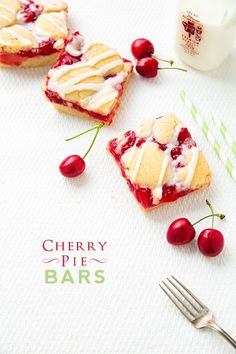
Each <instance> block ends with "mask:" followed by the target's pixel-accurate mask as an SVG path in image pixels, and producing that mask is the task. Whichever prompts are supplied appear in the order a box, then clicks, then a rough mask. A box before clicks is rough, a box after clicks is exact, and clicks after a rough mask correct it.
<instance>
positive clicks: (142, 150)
mask: <svg viewBox="0 0 236 354" xmlns="http://www.w3.org/2000/svg"><path fill="white" fill-rule="evenodd" d="M146 147H147V143H144V144H143V145H142V146H141V149H138V158H137V161H136V165H135V168H134V171H133V173H132V176H131V181H132V182H135V180H136V177H137V175H138V172H139V169H140V165H141V163H142V160H143V156H144V153H145V149H146ZM132 153H133V152H132Z"/></svg>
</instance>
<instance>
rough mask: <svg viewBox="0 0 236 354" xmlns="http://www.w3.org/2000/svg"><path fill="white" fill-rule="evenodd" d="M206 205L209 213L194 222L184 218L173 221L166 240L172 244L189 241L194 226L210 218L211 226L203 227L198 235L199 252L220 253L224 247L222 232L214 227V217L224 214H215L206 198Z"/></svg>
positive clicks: (213, 255)
mask: <svg viewBox="0 0 236 354" xmlns="http://www.w3.org/2000/svg"><path fill="white" fill-rule="evenodd" d="M206 203H207V205H208V206H209V208H210V210H211V214H210V215H207V216H205V217H203V218H201V219H200V220H198V221H196V222H195V223H193V224H192V223H191V222H190V221H189V220H188V219H186V218H180V219H176V220H175V221H173V222H172V223H171V224H170V226H169V228H168V230H167V235H166V236H167V241H168V242H169V243H170V244H172V245H184V244H186V243H189V242H191V241H192V240H193V239H194V237H195V235H196V230H195V228H194V226H195V225H196V224H198V223H199V222H201V221H202V220H204V219H206V218H210V217H211V218H212V227H211V228H208V229H204V230H202V231H201V233H200V234H199V236H198V240H197V244H198V248H199V250H200V252H201V253H202V254H203V255H204V256H208V257H215V256H218V254H220V253H221V252H222V250H223V248H224V236H223V234H222V233H221V232H220V231H219V230H216V229H215V228H214V217H218V218H220V219H224V218H225V215H223V214H215V213H214V210H213V208H212V205H211V204H210V203H209V201H208V200H206Z"/></svg>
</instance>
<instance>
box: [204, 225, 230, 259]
mask: <svg viewBox="0 0 236 354" xmlns="http://www.w3.org/2000/svg"><path fill="white" fill-rule="evenodd" d="M197 244H198V248H199V250H200V252H201V253H202V254H204V256H208V257H216V256H218V254H220V253H221V252H222V250H223V248H224V236H223V234H222V233H221V232H220V231H218V230H216V229H205V230H203V231H202V232H201V233H200V235H199V237H198V240H197Z"/></svg>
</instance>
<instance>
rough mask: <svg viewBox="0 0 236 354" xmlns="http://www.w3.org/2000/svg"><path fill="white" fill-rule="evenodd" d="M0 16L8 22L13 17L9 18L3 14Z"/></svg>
mask: <svg viewBox="0 0 236 354" xmlns="http://www.w3.org/2000/svg"><path fill="white" fill-rule="evenodd" d="M0 18H2V19H3V20H6V21H7V22H9V21H11V18H9V17H7V16H5V15H3V14H0Z"/></svg>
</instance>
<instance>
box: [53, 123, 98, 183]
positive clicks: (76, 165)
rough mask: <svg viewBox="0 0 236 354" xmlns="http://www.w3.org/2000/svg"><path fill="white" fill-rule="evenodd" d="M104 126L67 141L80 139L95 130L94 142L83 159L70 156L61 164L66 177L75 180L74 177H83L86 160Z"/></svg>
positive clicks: (90, 129) (96, 127)
mask: <svg viewBox="0 0 236 354" xmlns="http://www.w3.org/2000/svg"><path fill="white" fill-rule="evenodd" d="M103 125H104V123H100V124H97V125H95V126H93V127H92V128H89V129H87V130H84V131H83V132H81V133H79V134H77V135H74V136H72V137H71V138H68V139H66V141H70V140H73V139H76V138H78V137H79V136H81V135H84V134H87V133H89V132H91V131H93V130H95V134H94V137H93V139H92V141H91V143H90V145H89V147H88V149H87V151H86V153H85V154H84V156H83V157H81V156H79V155H70V156H68V157H66V158H65V159H64V160H63V161H62V162H61V164H60V166H59V170H60V172H61V174H62V175H63V176H64V177H67V178H73V177H77V176H79V175H81V174H82V173H83V172H84V170H85V168H86V164H85V158H86V157H87V156H88V154H89V152H90V151H91V149H92V147H93V145H94V143H95V141H96V139H97V136H98V134H99V132H100V129H101V128H102V127H103Z"/></svg>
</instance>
